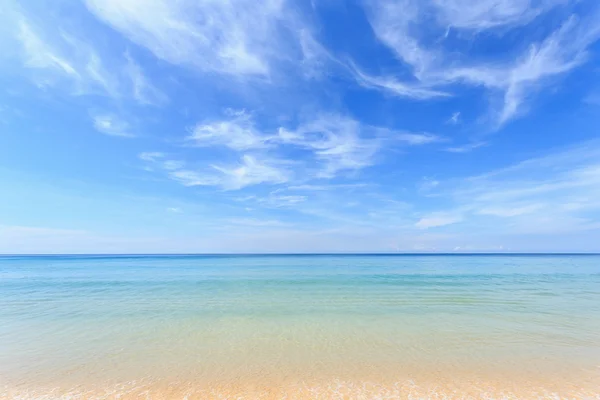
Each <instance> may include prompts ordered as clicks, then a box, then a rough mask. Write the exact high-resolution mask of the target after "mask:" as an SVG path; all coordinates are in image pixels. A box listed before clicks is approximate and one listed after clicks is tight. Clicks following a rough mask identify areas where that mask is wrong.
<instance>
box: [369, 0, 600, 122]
mask: <svg viewBox="0 0 600 400" xmlns="http://www.w3.org/2000/svg"><path fill="white" fill-rule="evenodd" d="M467 3H468V6H466V5H465V4H467ZM561 3H565V1H562V0H548V1H541V2H537V3H536V4H535V5H534V4H532V3H531V2H530V1H529V0H484V1H481V2H477V3H473V2H468V1H466V0H448V1H441V0H440V1H435V2H434V3H433V5H432V6H429V5H427V4H426V3H424V2H419V1H416V0H414V1H413V0H403V1H394V0H380V1H375V2H368V3H367V4H368V6H367V12H368V15H369V20H370V22H371V25H372V27H373V30H374V32H375V34H376V35H377V37H378V38H379V39H380V40H381V42H383V43H384V44H385V45H386V46H388V47H389V48H390V49H391V50H392V51H393V52H394V53H395V54H396V56H397V57H398V58H399V59H400V60H401V61H402V62H404V63H406V64H407V65H408V66H409V67H410V68H411V70H412V73H413V75H414V77H415V78H416V79H418V80H419V81H420V83H421V84H422V85H424V86H425V87H428V88H432V89H434V88H436V87H438V86H446V85H448V84H450V83H457V82H461V83H464V84H469V85H476V86H483V87H485V88H486V89H488V90H489V93H490V96H491V103H492V105H493V106H494V109H493V110H492V115H491V116H492V119H493V122H494V124H495V125H496V127H500V126H502V125H503V124H505V123H506V122H508V121H510V120H511V119H514V118H516V117H518V116H520V115H523V114H524V113H525V112H526V111H527V100H529V98H530V97H531V95H532V94H533V93H535V91H536V90H538V89H539V88H540V87H542V86H543V85H544V84H545V83H546V82H547V81H548V80H549V79H550V78H552V77H556V76H559V75H561V74H564V73H566V72H568V71H570V70H572V69H573V68H575V67H577V66H579V65H581V64H582V63H583V62H585V61H586V59H587V48H588V47H589V46H590V45H591V44H592V43H594V42H595V41H596V40H598V37H599V36H600V11H599V9H598V8H597V7H596V9H595V10H593V11H592V12H591V13H589V15H585V16H582V17H581V18H579V17H576V16H571V17H570V18H568V19H567V20H566V21H564V22H563V24H562V25H561V26H560V27H559V28H558V29H556V30H555V31H554V32H552V33H551V34H549V35H548V36H547V37H546V38H545V39H543V40H541V41H539V42H534V41H530V42H529V44H530V46H529V49H528V50H527V51H526V52H524V53H522V54H521V55H520V56H517V57H511V58H505V59H495V60H491V61H489V62H482V61H473V60H472V59H470V58H469V57H468V56H469V54H468V53H463V54H461V53H457V52H456V50H455V49H456V44H454V46H453V47H452V48H451V47H449V46H448V45H447V44H446V41H445V40H444V33H443V32H445V35H447V34H448V29H449V28H455V29H460V30H466V31H467V37H466V38H467V40H477V34H478V33H480V32H481V31H484V30H489V29H492V30H494V32H498V29H500V28H502V29H503V30H510V29H512V28H515V27H516V26H519V25H521V24H524V23H526V22H528V21H531V20H532V19H533V18H534V17H536V16H537V15H540V14H542V13H544V12H546V11H548V10H550V9H551V8H553V7H555V6H556V5H558V4H561ZM432 15H433V16H435V18H436V20H437V22H438V23H437V24H431V21H432V20H431V16H432ZM424 26H427V30H428V32H427V34H425V31H424V28H423V27H424ZM436 31H437V32H438V33H439V35H440V37H441V39H440V40H438V41H435V42H431V41H430V38H431V34H432V32H436ZM473 35H475V36H473ZM427 38H429V39H427ZM460 38H461V37H460V36H459V39H460ZM428 40H429V41H428ZM454 40H457V39H454Z"/></svg>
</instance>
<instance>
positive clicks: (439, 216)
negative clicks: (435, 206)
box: [415, 213, 463, 229]
mask: <svg viewBox="0 0 600 400" xmlns="http://www.w3.org/2000/svg"><path fill="white" fill-rule="evenodd" d="M462 220H463V217H462V215H460V214H448V213H432V214H430V215H427V216H425V217H423V218H421V219H419V221H417V223H416V224H415V227H417V228H419V229H429V228H436V227H440V226H446V225H451V224H455V223H457V222H461V221H462Z"/></svg>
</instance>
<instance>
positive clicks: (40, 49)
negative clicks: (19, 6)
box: [18, 20, 81, 79]
mask: <svg viewBox="0 0 600 400" xmlns="http://www.w3.org/2000/svg"><path fill="white" fill-rule="evenodd" d="M18 38H19V39H20V41H21V44H22V45H23V52H24V57H25V65H26V66H27V67H30V68H41V69H43V68H48V69H53V70H56V71H58V72H59V73H61V74H65V75H67V76H71V77H72V78H74V79H80V78H81V76H80V74H79V73H78V72H77V70H75V68H74V67H73V66H72V65H71V63H70V62H69V61H67V60H66V59H65V58H64V57H62V56H61V55H59V54H57V52H56V50H54V49H52V48H51V46H50V45H48V44H46V43H44V42H43V41H42V39H41V38H40V37H39V36H38V35H37V34H36V33H35V32H34V31H33V29H32V28H31V26H30V25H29V24H28V23H27V22H26V21H25V20H21V21H19V34H18Z"/></svg>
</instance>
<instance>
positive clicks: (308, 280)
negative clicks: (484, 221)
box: [0, 255, 600, 398]
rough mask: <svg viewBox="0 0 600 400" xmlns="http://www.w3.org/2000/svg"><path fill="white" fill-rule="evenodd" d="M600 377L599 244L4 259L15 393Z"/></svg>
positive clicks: (579, 384)
mask: <svg viewBox="0 0 600 400" xmlns="http://www.w3.org/2000/svg"><path fill="white" fill-rule="evenodd" d="M598 378H600V256H592V255H589V256H581V255H579V256H577V255H560V256H558V255H529V256H510V255H501V256H496V255H472V256H462V255H461V256H459V255H447V256H445V255H436V256H413V255H394V256H387V255H365V256H362V255H361V256H358V255H352V256H349V255H344V256H340V255H287V256H279V255H277V256H274V255H269V256H48V257H45V256H33V257H21V256H5V257H0V385H4V387H5V389H4V395H5V396H6V397H9V396H17V394H18V396H21V397H27V393H28V394H29V395H31V397H36V396H37V397H40V396H41V394H44V393H46V392H48V393H50V391H51V390H52V393H55V394H56V393H62V394H64V393H69V396H72V395H73V394H74V393H75V394H76V393H78V392H77V391H78V390H79V391H80V392H79V393H80V395H81V396H83V397H90V395H89V393H91V392H85V391H84V389H85V390H95V391H97V390H100V389H99V388H107V387H113V388H114V387H121V388H124V387H127V388H128V389H127V391H129V392H127V391H125V389H123V391H125V392H127V393H136V392H135V390H133V389H132V388H135V387H136V385H141V383H140V382H144V385H150V387H151V388H152V389H148V386H144V387H145V388H146V389H145V390H155V391H156V392H157V393H158V392H160V393H162V395H161V396H163V397H177V396H179V395H182V393H184V391H179V389H177V385H179V386H181V387H185V388H186V389H185V390H188V391H189V390H191V389H190V388H191V387H193V388H195V389H194V390H204V389H206V388H211V390H212V392H211V393H213V394H214V393H216V392H215V390H217V389H215V388H218V390H217V391H219V390H220V391H222V392H223V393H233V392H232V391H231V390H233V389H231V388H233V387H235V388H236V389H235V390H238V391H239V392H240V393H242V394H243V393H246V394H247V395H248V396H250V398H253V397H252V395H251V394H250V393H251V392H249V391H246V392H244V391H245V390H247V388H248V387H252V388H253V389H252V390H258V389H256V388H257V387H258V388H261V389H260V390H263V389H264V390H267V392H268V391H269V390H271V389H269V388H274V387H278V388H279V389H281V388H283V387H288V386H289V385H296V386H294V387H298V386H297V385H299V384H301V385H304V386H302V387H303V388H304V389H306V388H307V387H308V386H310V385H313V386H314V387H319V388H324V387H325V388H327V389H323V390H331V387H332V386H331V385H332V382H338V384H336V385H337V386H336V387H337V388H338V389H339V386H340V384H339V382H344V383H343V385H346V386H347V387H352V385H355V384H356V385H357V384H358V383H359V382H362V383H364V382H371V383H373V382H374V384H376V385H379V386H377V387H378V388H379V389H377V390H380V391H381V390H384V389H382V388H385V390H384V391H385V393H388V394H389V393H392V392H390V391H389V388H391V387H396V388H397V387H398V386H397V385H398V384H402V385H405V384H406V382H410V383H411V384H414V385H423V387H424V388H426V387H430V386H427V385H431V384H432V382H433V383H434V384H435V385H436V387H438V388H442V389H439V390H446V389H443V388H448V389H447V390H448V391H452V390H454V391H455V392H456V390H457V389H456V388H459V391H460V390H464V393H467V390H468V389H466V388H476V387H478V386H481V387H484V386H485V387H487V388H492V387H493V388H492V389H489V390H491V391H492V392H493V393H507V391H508V390H513V391H514V390H516V391H519V390H522V388H525V387H526V388H529V389H531V388H535V390H536V392H535V393H539V392H540V391H546V392H547V393H550V392H552V393H556V392H560V393H565V395H566V396H571V397H578V396H579V397H582V398H583V397H584V395H583V394H582V393H585V397H586V398H591V397H590V396H599V395H600V385H598V386H596V385H597V382H600V379H598ZM149 382H151V383H149ZM111 385H112V386H111ZM115 385H117V386H115ZM118 385H121V386H118ZM123 385H125V386H123ZM165 385H166V386H168V387H169V388H170V389H169V390H171V392H168V393H171V394H173V396H167V395H165V391H164V390H162V389H161V388H164V387H166V386H165ZM286 385H287V386H286ZM307 385H308V386H307ZM394 385H396V386H394ZM486 385H487V386H486ZM140 387H141V386H140ZM290 387H291V386H290ZM360 387H361V388H362V389H361V390H363V389H364V388H365V386H364V384H363V386H360ZM245 388H246V389H245ZM279 389H278V390H279ZM338 389H336V391H335V393H337V394H338V395H340V394H339V391H338ZM57 390H58V391H57ZM102 390H106V389H102ZM132 390H133V391H132ZM161 390H162V391H161ZM281 390H283V389H281ZM286 390H287V389H286ZM319 390H321V389H319ZM364 390H366V389H364ZM373 390H374V389H373ZM398 390H400V389H398ZM402 390H404V389H402ZM424 390H425V389H424ZM532 390H533V389H532ZM44 391H46V392H44ZM228 391H229V392H228ZM125 392H123V393H121V392H119V390H116V389H113V391H112V392H110V393H112V394H111V396H112V395H114V396H117V395H120V396H121V397H122V396H123V394H124V393H125ZM82 393H88V394H87V395H84V394H82ZM94 393H95V392H94ZM103 393H105V394H106V393H108V392H103ZM146 393H151V391H150V392H146ZM190 393H192V392H190ZM193 393H200V392H193ZM203 393H206V392H203ZM236 393H237V392H236ZM265 393H266V392H265ZM281 393H282V392H276V394H273V396H272V397H273V398H277V397H278V396H281ZM297 393H300V392H297ZM307 393H308V394H307ZM323 393H324V392H323ZM332 393H333V392H331V393H329V395H326V397H324V398H329V397H334V396H333V394H332ZM371 393H375V392H371ZM378 393H379V392H378ZM382 393H383V392H382ZM398 393H399V392H398ZM398 393H397V395H398V397H401V396H400V395H399V394H398ZM427 393H429V394H430V395H431V393H432V392H431V391H429V392H427ZM436 393H437V392H436ZM477 393H480V394H481V392H477ZM522 393H525V392H522ZM532 393H533V392H532ZM24 394H25V395H24ZM62 394H61V395H62ZM188 394H189V393H188ZM304 394H305V395H306V396H305V397H311V394H312V395H314V394H315V392H314V391H310V390H309V391H306V390H305V393H304ZM34 395H35V396H34ZM215 396H216V395H215ZM236 396H237V395H236ZM315 396H316V395H314V396H313V397H315ZM323 396H325V395H323ZM340 396H341V397H343V396H342V395H340ZM390 396H391V395H390ZM100 397H102V396H100ZM188 397H189V396H188ZM192 397H193V396H192ZM208 397H210V396H208V395H204V396H200V397H199V398H208ZM298 397H300V396H299V395H298ZM316 397H317V398H320V397H319V396H316ZM373 397H377V396H375V395H373ZM391 397H393V396H391ZM430 397H431V396H430ZM467 397H468V396H467ZM475 397H477V396H475ZM161 398H162V397H161ZM348 398H352V396H350V397H348ZM594 398H596V397H594Z"/></svg>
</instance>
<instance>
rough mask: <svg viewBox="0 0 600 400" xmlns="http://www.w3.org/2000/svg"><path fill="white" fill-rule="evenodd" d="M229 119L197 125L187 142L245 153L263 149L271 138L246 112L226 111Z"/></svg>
mask: <svg viewBox="0 0 600 400" xmlns="http://www.w3.org/2000/svg"><path fill="white" fill-rule="evenodd" d="M225 114H226V117H228V118H227V119H221V120H216V121H211V122H206V123H200V124H197V125H196V126H195V127H194V128H193V129H192V132H191V134H190V135H189V136H188V137H187V140H188V141H190V142H192V143H194V144H195V145H197V146H200V147H209V146H225V147H228V148H230V149H232V150H237V151H244V150H254V149H263V148H266V147H267V146H268V142H269V140H271V139H272V137H271V136H269V135H265V134H263V133H262V132H260V131H259V129H258V128H257V127H256V124H255V122H254V119H253V117H252V115H250V114H249V113H247V112H246V111H245V110H231V109H228V110H225Z"/></svg>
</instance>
